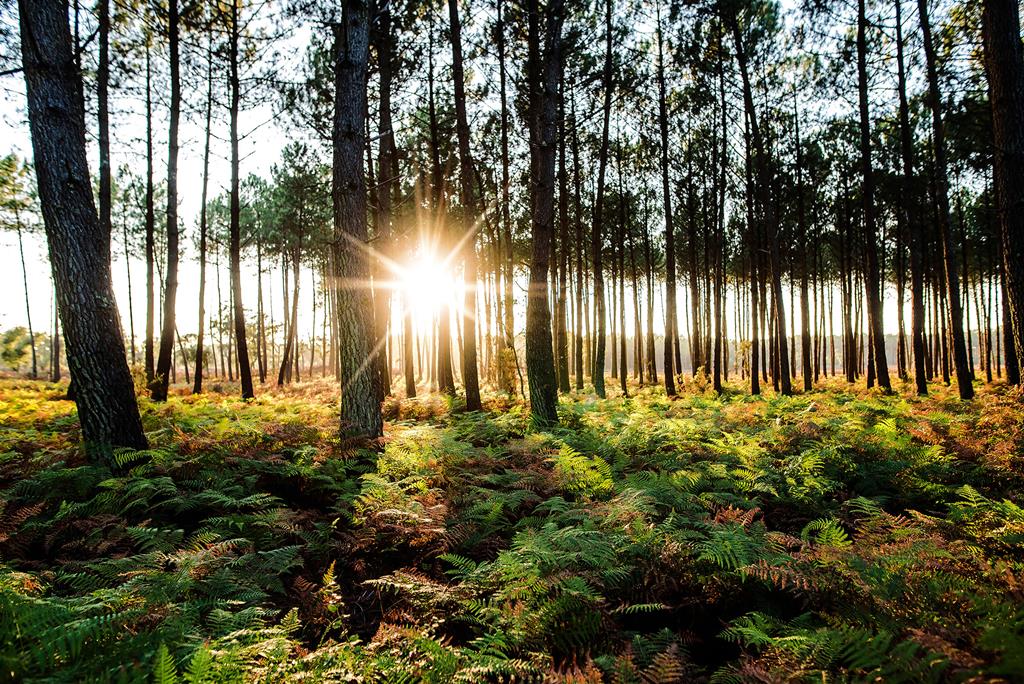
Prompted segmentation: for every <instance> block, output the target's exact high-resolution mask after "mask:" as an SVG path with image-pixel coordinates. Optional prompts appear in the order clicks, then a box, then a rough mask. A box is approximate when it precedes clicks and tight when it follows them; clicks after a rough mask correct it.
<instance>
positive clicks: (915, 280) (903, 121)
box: [896, 0, 928, 396]
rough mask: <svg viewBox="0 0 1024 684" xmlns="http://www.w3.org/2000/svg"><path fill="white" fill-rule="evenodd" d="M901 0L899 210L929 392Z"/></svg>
mask: <svg viewBox="0 0 1024 684" xmlns="http://www.w3.org/2000/svg"><path fill="white" fill-rule="evenodd" d="M902 4H903V3H902V0H896V59H897V67H898V86H899V97H900V109H899V121H900V152H901V157H902V160H903V202H902V203H901V211H903V213H904V221H905V222H906V224H907V228H908V229H909V231H910V297H911V306H910V310H911V321H910V326H911V332H910V346H911V351H912V353H913V355H914V382H915V384H916V386H917V393H918V394H919V395H921V396H925V395H927V394H928V374H927V371H926V369H925V356H926V354H925V344H924V327H925V321H924V316H925V309H924V235H923V233H922V226H921V220H920V216H919V212H918V201H919V195H918V193H917V192H916V189H915V187H914V143H913V138H912V136H911V132H910V107H909V105H908V103H907V77H906V68H905V66H904V57H903V19H902V14H901V5H902Z"/></svg>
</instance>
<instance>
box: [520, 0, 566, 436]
mask: <svg viewBox="0 0 1024 684" xmlns="http://www.w3.org/2000/svg"><path fill="white" fill-rule="evenodd" d="M562 8H563V5H562V0H551V2H549V3H548V5H547V8H546V11H545V13H544V19H545V21H543V22H541V16H540V8H539V7H538V3H537V0H528V2H527V11H528V13H529V24H530V31H529V38H528V40H529V51H530V57H529V66H528V68H529V71H530V75H529V79H528V82H529V84H530V107H529V109H530V138H531V144H530V150H531V157H532V159H531V162H532V163H531V170H532V174H531V176H532V178H531V193H532V196H533V202H532V212H531V214H532V215H531V223H532V237H533V245H532V254H531V259H530V282H529V295H528V299H527V304H526V373H527V376H528V378H529V383H530V413H531V415H532V417H533V420H534V422H535V423H536V424H538V425H540V426H547V425H554V424H556V423H557V422H558V385H557V379H556V376H555V359H554V353H553V349H552V339H551V337H552V336H551V310H550V308H549V306H548V291H547V288H548V268H549V265H550V264H549V261H550V259H551V241H552V240H553V239H554V217H555V153H556V145H557V136H558V121H557V119H558V83H559V81H560V80H561V72H562V51H561V34H562ZM541 24H543V33H544V49H543V56H541V47H540V36H541Z"/></svg>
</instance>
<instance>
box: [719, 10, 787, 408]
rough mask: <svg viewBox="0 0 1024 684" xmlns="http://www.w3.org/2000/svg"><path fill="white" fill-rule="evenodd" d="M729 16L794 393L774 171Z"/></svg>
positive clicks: (783, 370)
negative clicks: (787, 342)
mask: <svg viewBox="0 0 1024 684" xmlns="http://www.w3.org/2000/svg"><path fill="white" fill-rule="evenodd" d="M727 20H728V22H729V25H730V29H731V32H732V35H733V41H734V43H735V46H736V60H737V62H739V66H740V76H741V78H742V81H743V101H744V107H745V108H746V111H747V117H748V119H749V122H750V134H751V141H752V142H753V147H754V153H755V167H756V169H757V183H756V185H757V190H758V194H759V196H760V198H761V209H762V212H763V214H764V217H765V220H764V228H765V232H766V233H767V240H768V250H767V251H768V258H769V262H770V265H771V280H772V304H773V307H774V311H775V317H776V320H775V324H774V325H773V329H774V330H775V331H777V337H778V340H777V346H773V349H774V350H775V351H776V352H777V356H778V363H779V373H778V376H777V377H778V379H779V382H780V389H781V391H782V394H784V395H790V394H792V393H793V387H792V382H791V378H790V372H789V350H788V349H787V344H786V336H785V330H786V314H785V306H784V303H783V298H782V272H781V271H782V259H781V257H780V256H779V242H778V239H777V232H778V222H779V218H778V210H777V207H776V205H775V203H774V201H772V199H771V197H770V194H771V188H772V183H771V172H770V168H771V167H770V164H769V160H768V157H767V151H766V149H765V144H764V139H763V137H762V136H761V128H760V126H759V125H758V122H757V111H756V110H755V109H754V96H753V91H752V89H751V86H750V74H749V71H748V68H747V55H746V51H745V50H744V49H743V37H742V35H741V33H740V27H739V21H738V20H737V19H736V16H735V15H729V16H728V17H727Z"/></svg>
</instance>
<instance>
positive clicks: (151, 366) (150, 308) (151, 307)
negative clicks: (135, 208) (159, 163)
mask: <svg viewBox="0 0 1024 684" xmlns="http://www.w3.org/2000/svg"><path fill="white" fill-rule="evenodd" d="M152 84H153V70H152V63H151V59H150V54H149V42H148V41H147V42H146V343H145V353H146V384H147V385H148V384H152V382H153V380H154V378H155V377H156V362H155V356H154V354H153V329H154V327H155V325H154V322H155V319H156V303H155V289H156V287H155V283H156V281H155V280H154V278H153V268H154V261H155V247H156V239H155V232H156V216H155V211H154V207H153V195H154V190H153V92H152V91H153V88H152Z"/></svg>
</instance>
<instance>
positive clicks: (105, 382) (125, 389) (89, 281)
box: [18, 0, 147, 465]
mask: <svg viewBox="0 0 1024 684" xmlns="http://www.w3.org/2000/svg"><path fill="white" fill-rule="evenodd" d="M18 9H19V15H20V27H21V51H22V64H23V66H24V72H25V85H26V92H27V96H28V115H29V129H30V132H31V138H32V149H33V153H34V161H35V169H36V179H37V188H38V192H39V199H40V205H41V207H42V214H43V223H44V226H45V229H46V239H47V244H48V246H49V252H50V264H51V269H52V273H53V280H54V284H55V287H56V294H57V311H58V312H59V316H60V319H61V322H62V323H63V326H64V337H65V340H66V342H67V351H68V366H69V368H70V371H71V375H72V377H73V378H74V380H75V384H76V391H75V403H76V404H77V406H78V419H79V422H80V423H81V426H82V438H83V440H84V442H85V446H86V451H87V453H88V454H90V455H91V456H92V457H93V458H96V459H99V460H102V461H105V462H106V463H107V464H110V465H112V464H113V459H112V451H113V449H114V448H115V447H130V448H135V449H144V448H146V446H147V444H146V436H145V434H144V433H143V431H142V421H141V419H140V418H139V409H138V405H137V402H136V399H135V391H134V387H133V385H132V378H131V373H130V372H129V370H128V362H127V360H126V358H125V347H124V340H123V338H122V336H121V325H120V318H119V316H118V312H117V305H116V304H115V301H114V291H113V286H112V283H111V274H110V261H109V255H110V247H109V239H110V237H109V235H107V234H105V233H104V230H103V227H102V226H101V225H100V223H99V218H98V216H97V214H96V208H95V205H94V204H93V197H92V185H91V184H90V182H89V167H88V163H87V161H86V153H85V112H84V105H83V102H82V79H81V74H80V72H79V71H78V70H77V69H76V68H75V62H74V58H73V54H72V47H71V32H70V27H69V25H68V15H67V7H66V5H65V4H64V3H63V2H61V1H60V0H20V1H19V3H18ZM104 243H106V245H107V246H106V248H104V247H103V245H104Z"/></svg>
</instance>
